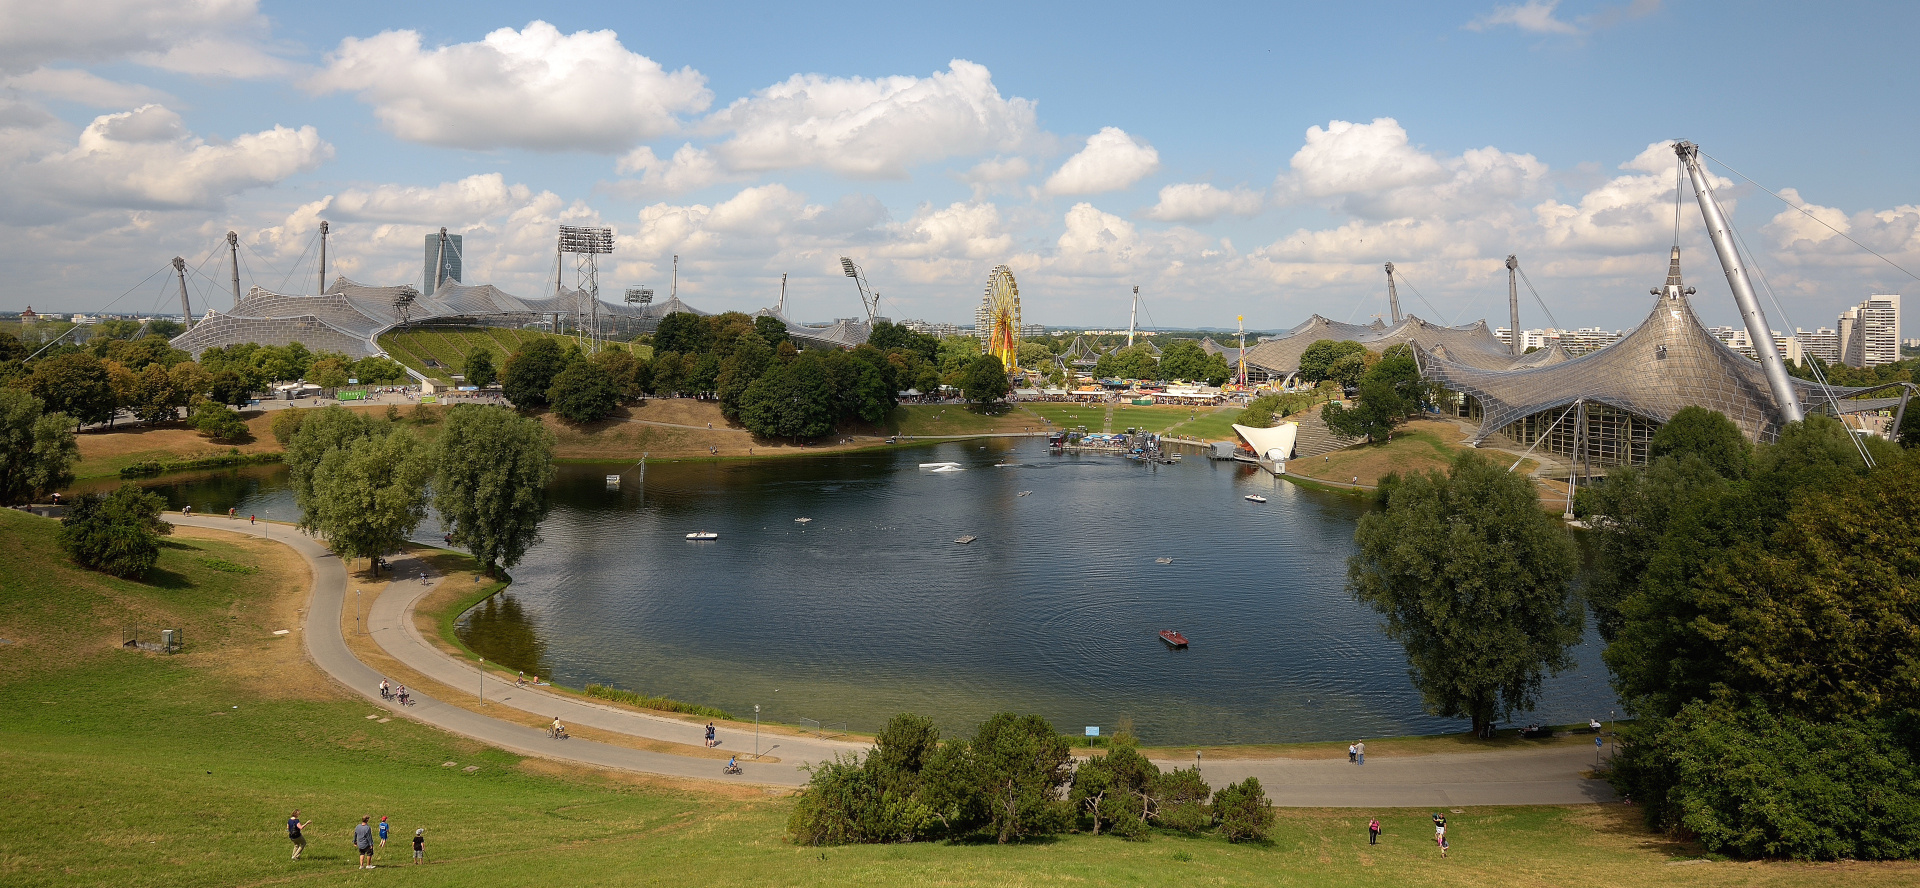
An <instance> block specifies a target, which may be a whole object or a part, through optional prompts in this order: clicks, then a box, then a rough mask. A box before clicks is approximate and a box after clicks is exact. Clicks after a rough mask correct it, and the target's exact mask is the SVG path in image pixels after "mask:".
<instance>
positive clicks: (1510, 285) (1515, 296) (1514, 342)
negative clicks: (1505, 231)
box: [1507, 253, 1523, 356]
mask: <svg viewBox="0 0 1920 888" xmlns="http://www.w3.org/2000/svg"><path fill="white" fill-rule="evenodd" d="M1519 270H1520V257H1518V256H1515V255H1514V254H1512V253H1508V254H1507V312H1508V313H1509V314H1511V315H1512V316H1513V320H1511V321H1509V322H1508V323H1509V324H1510V326H1508V327H1507V351H1508V352H1509V353H1510V354H1513V355H1515V356H1518V355H1519V354H1520V352H1521V351H1523V349H1522V348H1521V342H1520V340H1521V338H1522V337H1521V335H1520V283H1519V281H1518V280H1516V277H1517V276H1518V272H1519Z"/></svg>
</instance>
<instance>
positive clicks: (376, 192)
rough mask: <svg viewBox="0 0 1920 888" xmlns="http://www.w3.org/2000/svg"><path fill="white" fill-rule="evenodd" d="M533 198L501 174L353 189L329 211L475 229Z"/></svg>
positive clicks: (351, 216)
mask: <svg viewBox="0 0 1920 888" xmlns="http://www.w3.org/2000/svg"><path fill="white" fill-rule="evenodd" d="M532 196H533V190H532V189H530V188H528V187H527V186H525V185H520V184H517V183H516V184H513V185H509V184H507V181H506V178H505V177H504V176H502V175H501V174H499V173H481V174H478V175H473V176H468V177H466V178H464V179H460V180H458V181H455V182H442V183H440V184H439V185H434V186H419V185H382V186H379V187H377V188H372V189H365V190H362V189H348V190H346V191H342V192H340V194H339V195H337V196H336V197H334V198H333V203H332V205H331V206H330V207H329V209H331V210H332V211H333V212H334V213H335V214H336V215H338V216H339V217H340V218H343V219H356V220H372V221H405V222H414V223H421V224H428V225H447V224H470V223H472V222H476V221H478V220H481V219H486V218H488V217H491V216H495V215H498V214H500V213H504V212H507V211H509V210H511V209H513V208H514V207H518V206H522V205H524V204H526V203H527V201H528V200H530V199H531V198H532Z"/></svg>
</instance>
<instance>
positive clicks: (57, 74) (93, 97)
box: [0, 68, 173, 108]
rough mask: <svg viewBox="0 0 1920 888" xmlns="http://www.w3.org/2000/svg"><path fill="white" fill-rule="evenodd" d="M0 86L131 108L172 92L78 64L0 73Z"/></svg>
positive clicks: (164, 98) (101, 105)
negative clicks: (108, 76)
mask: <svg viewBox="0 0 1920 888" xmlns="http://www.w3.org/2000/svg"><path fill="white" fill-rule="evenodd" d="M0 89H7V90H19V91H20V92H23V93H28V94H30V95H36V96H40V97H43V98H48V99H61V100H65V101H68V102H78V103H80V104H82V105H88V106H91V107H94V108H131V107H136V106H139V105H150V104H158V103H165V102H168V101H172V100H173V97H172V96H169V95H167V94H166V93H164V92H162V91H160V90H157V89H154V88H153V87H151V86H147V85H145V84H139V83H120V82H117V81H113V80H108V79H106V78H104V77H101V76H99V75H97V74H94V73H92V72H90V71H84V70H81V69H79V68H36V69H34V70H32V71H28V72H26V73H24V74H16V75H13V76H10V77H0Z"/></svg>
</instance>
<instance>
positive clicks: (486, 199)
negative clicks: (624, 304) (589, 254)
mask: <svg viewBox="0 0 1920 888" xmlns="http://www.w3.org/2000/svg"><path fill="white" fill-rule="evenodd" d="M805 6H807V5H805V4H758V3H727V2H709V3H701V4H677V5H665V4H649V3H631V2H630V3H594V2H580V3H573V4H566V5H565V6H564V7H562V6H561V5H557V4H524V3H502V2H481V0H469V2H462V3H439V2H419V0H416V2H409V3H391V2H386V3H372V2H359V0H340V2H332V3H325V4H316V3H300V4H295V3H279V2H261V0H148V2H134V0H93V2H89V3H86V4H74V3H46V2H29V0H0V267H4V268H5V269H6V273H5V274H4V275H0V310H18V309H20V308H23V307H25V306H27V305H29V304H31V305H32V306H33V307H34V308H35V309H36V310H39V311H49V310H51V311H58V312H68V311H99V310H110V311H126V312H147V311H175V312H177V310H178V308H177V302H178V297H177V284H170V283H169V282H168V281H167V280H166V274H164V273H162V272H163V270H164V271H167V272H170V267H169V263H170V262H171V260H172V259H173V257H174V256H176V255H177V256H181V257H184V258H185V259H186V262H187V264H188V266H189V268H190V269H191V270H192V274H191V277H190V289H191V291H192V293H193V298H194V301H195V305H196V311H198V310H200V309H201V308H202V307H211V308H213V309H215V310H219V309H222V308H226V307H229V306H230V305H231V304H232V295H231V290H230V286H231V284H230V279H229V276H230V274H231V272H230V271H229V270H228V266H227V264H226V258H225V255H224V252H223V251H222V250H221V249H220V248H221V247H223V246H224V243H225V236H226V232H227V231H229V230H232V231H235V232H237V233H238V236H239V239H240V241H241V244H242V248H241V257H242V262H241V269H240V272H241V284H242V288H243V289H245V288H246V287H250V286H260V287H264V288H267V289H271V290H276V291H280V292H296V293H297V292H313V291H314V290H315V289H316V287H317V274H316V272H317V268H316V264H315V259H316V257H315V252H316V250H315V233H316V231H317V228H318V225H319V223H320V221H322V220H325V221H327V222H328V223H329V227H330V229H331V232H332V235H331V237H330V239H329V246H328V253H329V265H330V272H329V273H330V275H345V276H347V277H349V278H351V279H353V280H355V281H359V282H361V283H365V284H402V283H410V284H413V285H414V286H416V287H418V286H420V285H421V283H422V281H421V280H420V278H421V274H422V252H423V241H424V238H425V236H426V235H427V234H429V233H432V232H435V231H437V230H438V229H439V228H440V227H442V226H445V227H446V228H448V229H449V231H450V232H453V233H457V234H461V235H463V236H464V238H465V256H464V258H465V265H466V270H465V274H464V279H465V281H466V282H467V283H491V284H494V285H495V286H498V287H500V288H502V289H504V290H506V291H508V292H510V293H515V294H519V295H525V296H539V295H545V294H547V293H549V292H550V291H551V289H552V287H553V285H554V284H553V281H554V276H555V274H556V271H558V272H559V273H560V274H561V275H562V277H563V278H564V279H565V281H566V283H567V285H568V286H572V285H574V284H575V283H576V282H577V274H576V269H575V268H574V266H573V262H572V261H571V260H569V261H568V262H567V263H566V267H564V268H557V267H556V266H557V263H556V257H555V255H554V244H555V232H556V228H557V226H559V225H563V224H565V225H601V226H607V227H611V228H612V229H613V230H614V232H615V235H616V239H615V248H614V253H613V254H612V255H611V256H605V257H601V263H600V274H599V280H600V288H601V292H602V294H603V297H604V298H611V299H618V298H619V294H620V292H621V291H622V290H623V289H624V288H625V287H629V286H651V287H653V288H654V289H655V290H656V291H657V292H658V293H659V294H660V297H661V298H665V295H666V294H667V292H668V290H669V289H670V288H672V287H674V286H676V285H675V284H674V282H673V280H672V267H673V257H674V256H675V255H678V256H679V257H680V259H679V275H678V282H677V288H678V293H679V295H680V297H681V298H682V299H683V300H685V301H686V302H688V303H689V304H691V305H693V306H695V307H697V308H700V309H702V310H706V311H721V310H729V309H739V310H746V311H752V310H755V309H758V308H762V307H766V306H769V305H772V304H773V303H774V302H775V301H776V300H777V299H778V298H779V290H780V279H781V275H782V274H783V273H784V274H787V275H789V279H788V284H787V287H788V305H789V312H788V314H789V316H790V317H791V318H793V319H795V320H800V321H821V320H829V319H832V318H837V317H851V316H855V315H858V314H860V313H861V307H860V303H859V297H858V295H857V293H856V291H855V288H854V284H853V282H852V281H849V280H847V279H846V278H845V277H844V276H843V275H842V274H841V270H840V267H839V257H841V256H849V257H852V258H853V259H854V261H855V262H857V263H859V264H860V265H861V266H862V268H863V269H864V270H865V273H866V276H867V278H868V280H869V281H870V282H871V283H872V286H873V288H874V289H875V290H877V291H879V292H880V293H881V295H882V307H881V313H882V314H885V315H888V316H891V317H893V318H895V319H906V318H918V319H925V320H930V321H948V322H957V323H962V324H965V323H970V322H971V320H972V317H973V309H974V307H975V306H976V305H977V304H978V302H979V299H980V294H981V293H982V291H983V289H984V287H985V285H986V281H987V277H988V275H989V273H990V272H991V270H992V269H993V267H994V266H997V265H1001V264H1005V265H1007V266H1009V267H1010V268H1011V269H1012V271H1013V273H1014V275H1015V277H1016V279H1017V280H1018V281H1019V284H1020V289H1021V295H1022V300H1023V309H1024V315H1025V320H1026V321H1027V322H1028V323H1042V324H1049V325H1068V326H1085V327H1114V326H1124V325H1125V324H1126V322H1127V316H1128V311H1129V307H1130V301H1131V298H1132V288H1133V287H1134V286H1138V287H1140V293H1141V310H1140V323H1141V324H1142V325H1143V326H1148V325H1150V326H1158V327H1180V328H1193V327H1220V328H1232V327H1233V326H1234V325H1235V324H1236V318H1238V317H1242V316H1244V318H1245V323H1246V325H1247V327H1248V329H1252V330H1272V329H1280V328H1285V327H1290V326H1292V325H1294V324H1296V323H1298V322H1300V321H1302V320H1304V319H1305V318H1307V317H1308V316H1309V315H1311V314H1314V313H1318V314H1321V315H1323V316H1325V317H1328V318H1332V319H1334V320H1341V321H1353V322H1356V323H1360V322H1365V321H1367V320H1368V319H1370V318H1371V317H1372V316H1374V315H1376V314H1382V313H1384V312H1386V311H1387V305H1386V298H1385V297H1386V286H1385V284H1386V281H1385V275H1384V273H1383V271H1382V268H1381V265H1382V263H1385V262H1393V263H1395V265H1396V268H1397V269H1398V271H1399V273H1400V278H1401V281H1402V285H1401V302H1402V306H1403V308H1404V310H1405V311H1407V312H1408V313H1410V314H1415V315H1419V316H1421V317H1424V318H1427V319H1429V320H1435V321H1438V322H1441V323H1456V324H1457V323H1465V322H1469V321H1472V320H1476V319H1479V318H1487V319H1489V320H1490V321H1491V322H1492V324H1493V325H1494V326H1504V325H1505V323H1506V317H1507V312H1506V306H1505V304H1504V299H1505V296H1506V275H1505V267H1504V260H1505V257H1506V256H1507V254H1509V253H1514V254H1517V255H1518V256H1519V260H1520V266H1521V268H1522V270H1523V271H1525V272H1526V274H1527V278H1528V280H1529V281H1531V283H1532V284H1533V286H1534V287H1535V288H1536V289H1537V290H1538V293H1539V297H1540V300H1541V302H1540V303H1536V302H1535V301H1534V299H1533V297H1532V296H1531V294H1529V293H1528V292H1527V291H1526V290H1525V289H1523V290H1522V292H1521V299H1522V306H1521V323H1522V325H1523V326H1525V327H1530V328H1531V327H1542V326H1560V327H1586V326H1599V327H1604V328H1607V329H1620V328H1626V327H1631V326H1632V325H1633V324H1635V323H1637V322H1638V321H1639V320H1640V319H1641V318H1642V317H1644V315H1645V314H1646V313H1647V311H1649V310H1650V309H1651V307H1652V304H1651V297H1649V296H1647V295H1646V293H1647V290H1648V288H1649V287H1652V286H1654V285H1657V284H1659V283H1661V282H1662V280H1663V278H1664V274H1665V269H1666V260H1667V248H1668V246H1669V245H1670V244H1671V243H1673V242H1674V239H1675V219H1676V214H1675V184H1676V180H1675V174H1676V162H1675V158H1674V156H1673V152H1672V149H1671V148H1670V147H1669V146H1670V143H1671V142H1672V141H1673V140H1675V139H1688V140H1691V141H1694V142H1696V143H1699V144H1700V145H1701V146H1702V147H1703V149H1704V150H1705V151H1706V152H1707V154H1709V155H1710V156H1711V157H1712V158H1713V159H1714V162H1712V163H1710V164H1709V168H1710V171H1711V172H1712V174H1713V184H1714V187H1715V189H1716V193H1717V194H1718V195H1719V197H1720V199H1721V201H1722V203H1723V204H1724V205H1725V206H1726V207H1727V208H1728V209H1729V210H1730V211H1731V213H1732V217H1733V221H1734V225H1735V227H1736V229H1738V230H1739V232H1740V234H1741V236H1742V237H1743V238H1744V240H1745V242H1746V244H1747V246H1748V248H1749V249H1750V250H1751V252H1752V257H1751V258H1752V260H1753V263H1754V265H1756V266H1757V268H1758V270H1759V271H1760V273H1761V276H1762V277H1763V279H1764V280H1763V281H1760V280H1757V281H1756V283H1760V284H1762V285H1763V286H1762V289H1763V292H1770V293H1771V294H1772V296H1773V297H1774V299H1775V301H1774V302H1768V303H1763V305H1765V307H1766V311H1767V314H1768V316H1769V321H1770V322H1771V324H1772V326H1773V327H1774V328H1776V329H1782V330H1786V329H1792V328H1793V327H1796V326H1798V327H1805V328H1807V329H1812V328H1814V327H1816V326H1828V327H1831V326H1833V324H1834V317H1835V316H1836V314H1838V313H1839V312H1840V311H1841V310H1842V309H1844V308H1845V307H1847V306H1849V305H1853V304H1857V303H1858V302H1860V301H1861V300H1862V299H1864V298H1865V297H1866V296H1867V295H1869V294H1872V293H1916V292H1920V287H1916V286H1915V284H1916V280H1915V278H1913V277H1911V276H1909V275H1908V274H1906V273H1905V272H1903V271H1901V270H1899V268H1896V267H1894V265H1890V264H1889V263H1888V262H1887V261H1883V260H1882V259H1880V258H1877V257H1875V256H1874V255H1873V252H1878V253H1880V254H1881V255H1883V256H1885V257H1886V259H1887V260H1891V262H1892V263H1896V264H1897V265H1898V266H1900V267H1903V268H1906V269H1911V270H1914V271H1915V272H1920V164H1917V163H1915V162H1914V158H1915V157H1916V156H1917V155H1916V151H1915V146H1916V142H1917V141H1920V113H1916V112H1920V90H1916V88H1915V84H1916V83H1917V82H1920V77H1917V76H1916V75H1917V74H1920V56H1917V55H1916V54H1915V53H1913V52H1912V51H1911V47H1910V45H1909V44H1908V41H1909V38H1910V35H1911V34H1913V33H1915V32H1916V29H1917V28H1916V26H1920V4H1914V3H1910V2H1906V3H1849V4H1807V3H1795V2H1786V3H1770V2H1740V3H1735V2H1690V0H1614V2H1591V0H1557V2H1555V0H1525V2H1522V3H1518V4H1512V3H1502V2H1461V3H1444V2H1424V3H1350V4H1329V3H1312V4H1282V3H1250V4H1211V5H1179V4H1165V3H1156V4H1144V3H1127V2H1103V3H1097V4H1095V3H1086V4H1068V3H1049V4H1036V3H1031V2H1028V3H994V2H975V3H968V4H940V5H937V6H934V5H928V7H927V8H914V5H911V4H877V3H855V2H848V3H839V4H833V5H832V6H831V8H828V9H824V10H823V9H807V8H803V7H805ZM1746 177H1751V181H1749V180H1748V179H1747V178H1746ZM1755 183H1757V185H1756V184H1755ZM1763 189H1764V190H1763ZM1769 190H1770V191H1772V192H1774V193H1776V194H1777V195H1778V197H1776V196H1774V195H1773V194H1769V193H1768V191H1769ZM1684 197H1685V200H1684V202H1683V203H1682V204H1681V206H1680V212H1679V214H1678V231H1679V243H1680V245H1681V247H1682V250H1683V253H1684V256H1685V259H1684V260H1683V261H1684V262H1685V264H1686V268H1687V271H1688V276H1689V280H1690V282H1691V283H1693V284H1695V285H1696V286H1698V287H1699V288H1700V296H1699V297H1697V298H1696V302H1695V304H1696V307H1697V309H1698V311H1699V313H1700V314H1701V315H1702V318H1703V320H1705V321H1706V322H1707V323H1709V324H1737V323H1738V314H1737V312H1736V311H1735V309H1734V307H1733V303H1732V298H1731V296H1730V295H1729V292H1728V289H1727V285H1726V281H1725V278H1724V277H1723V276H1722V274H1721V272H1720V270H1719V268H1718V264H1717V262H1716V261H1715V260H1714V258H1713V253H1712V250H1711V248H1710V246H1709V245H1708V243H1707V239H1706V236H1705V229H1704V227H1703V225H1702V223H1701V220H1700V213H1699V209H1698V207H1697V205H1696V204H1695V203H1693V195H1692V193H1691V188H1690V186H1688V190H1687V191H1686V193H1685V195H1684ZM1842 232H1844V235H1845V236H1842V234H1841V233H1842ZM1849 238H1851V241H1850V240H1849ZM1854 241H1857V242H1858V244H1856V243H1854ZM1869 249H1871V250H1872V251H1873V252H1869V251H1868V250H1869ZM1542 303H1543V304H1544V309H1543V307H1542ZM1549 313H1550V314H1549ZM1909 313H1911V310H1910V312H1909ZM1913 329H1914V325H1913V324H1911V323H1909V324H1907V330H1908V331H1912V330H1913ZM1909 335H1911V334H1910V333H1909Z"/></svg>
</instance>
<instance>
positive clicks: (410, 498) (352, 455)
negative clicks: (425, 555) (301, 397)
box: [301, 417, 433, 559]
mask: <svg viewBox="0 0 1920 888" xmlns="http://www.w3.org/2000/svg"><path fill="white" fill-rule="evenodd" d="M318 419H319V417H314V418H312V419H309V420H307V426H308V427H311V426H312V425H313V424H314V422H316V421H317V420H318ZM302 432H303V433H304V432H305V429H302ZM432 476H433V456H432V452H431V451H430V450H429V449H428V448H427V447H426V446H425V445H423V444H421V443H420V442H419V440H418V439H416V438H415V437H414V436H413V434H412V433H411V432H409V431H406V430H405V429H394V430H392V431H389V432H387V433H386V434H383V435H374V436H372V437H365V438H358V439H355V440H353V441H352V442H351V443H348V444H347V445H345V446H344V447H339V448H336V449H333V450H330V451H328V452H327V454H326V456H324V457H322V458H321V460H320V466H319V470H318V471H317V472H315V473H314V477H313V482H312V483H313V494H312V495H311V497H310V498H309V501H308V505H307V506H305V507H303V509H304V514H303V516H302V518H301V524H302V526H303V527H308V528H311V529H312V530H314V531H316V532H318V533H319V534H320V535H321V536H323V537H325V538H326V541H327V548H329V549H332V550H333V552H334V554H336V555H339V556H340V557H341V558H368V559H371V558H373V557H374V556H377V555H385V554H387V553H388V552H393V551H395V550H397V549H399V548H400V546H401V545H402V544H404V543H405V542H406V541H407V535H408V534H410V533H412V532H413V529H414V528H415V527H418V526H419V525H420V522H421V521H422V520H424V519H425V518H426V517H427V481H428V479H429V478H431V477H432Z"/></svg>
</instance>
